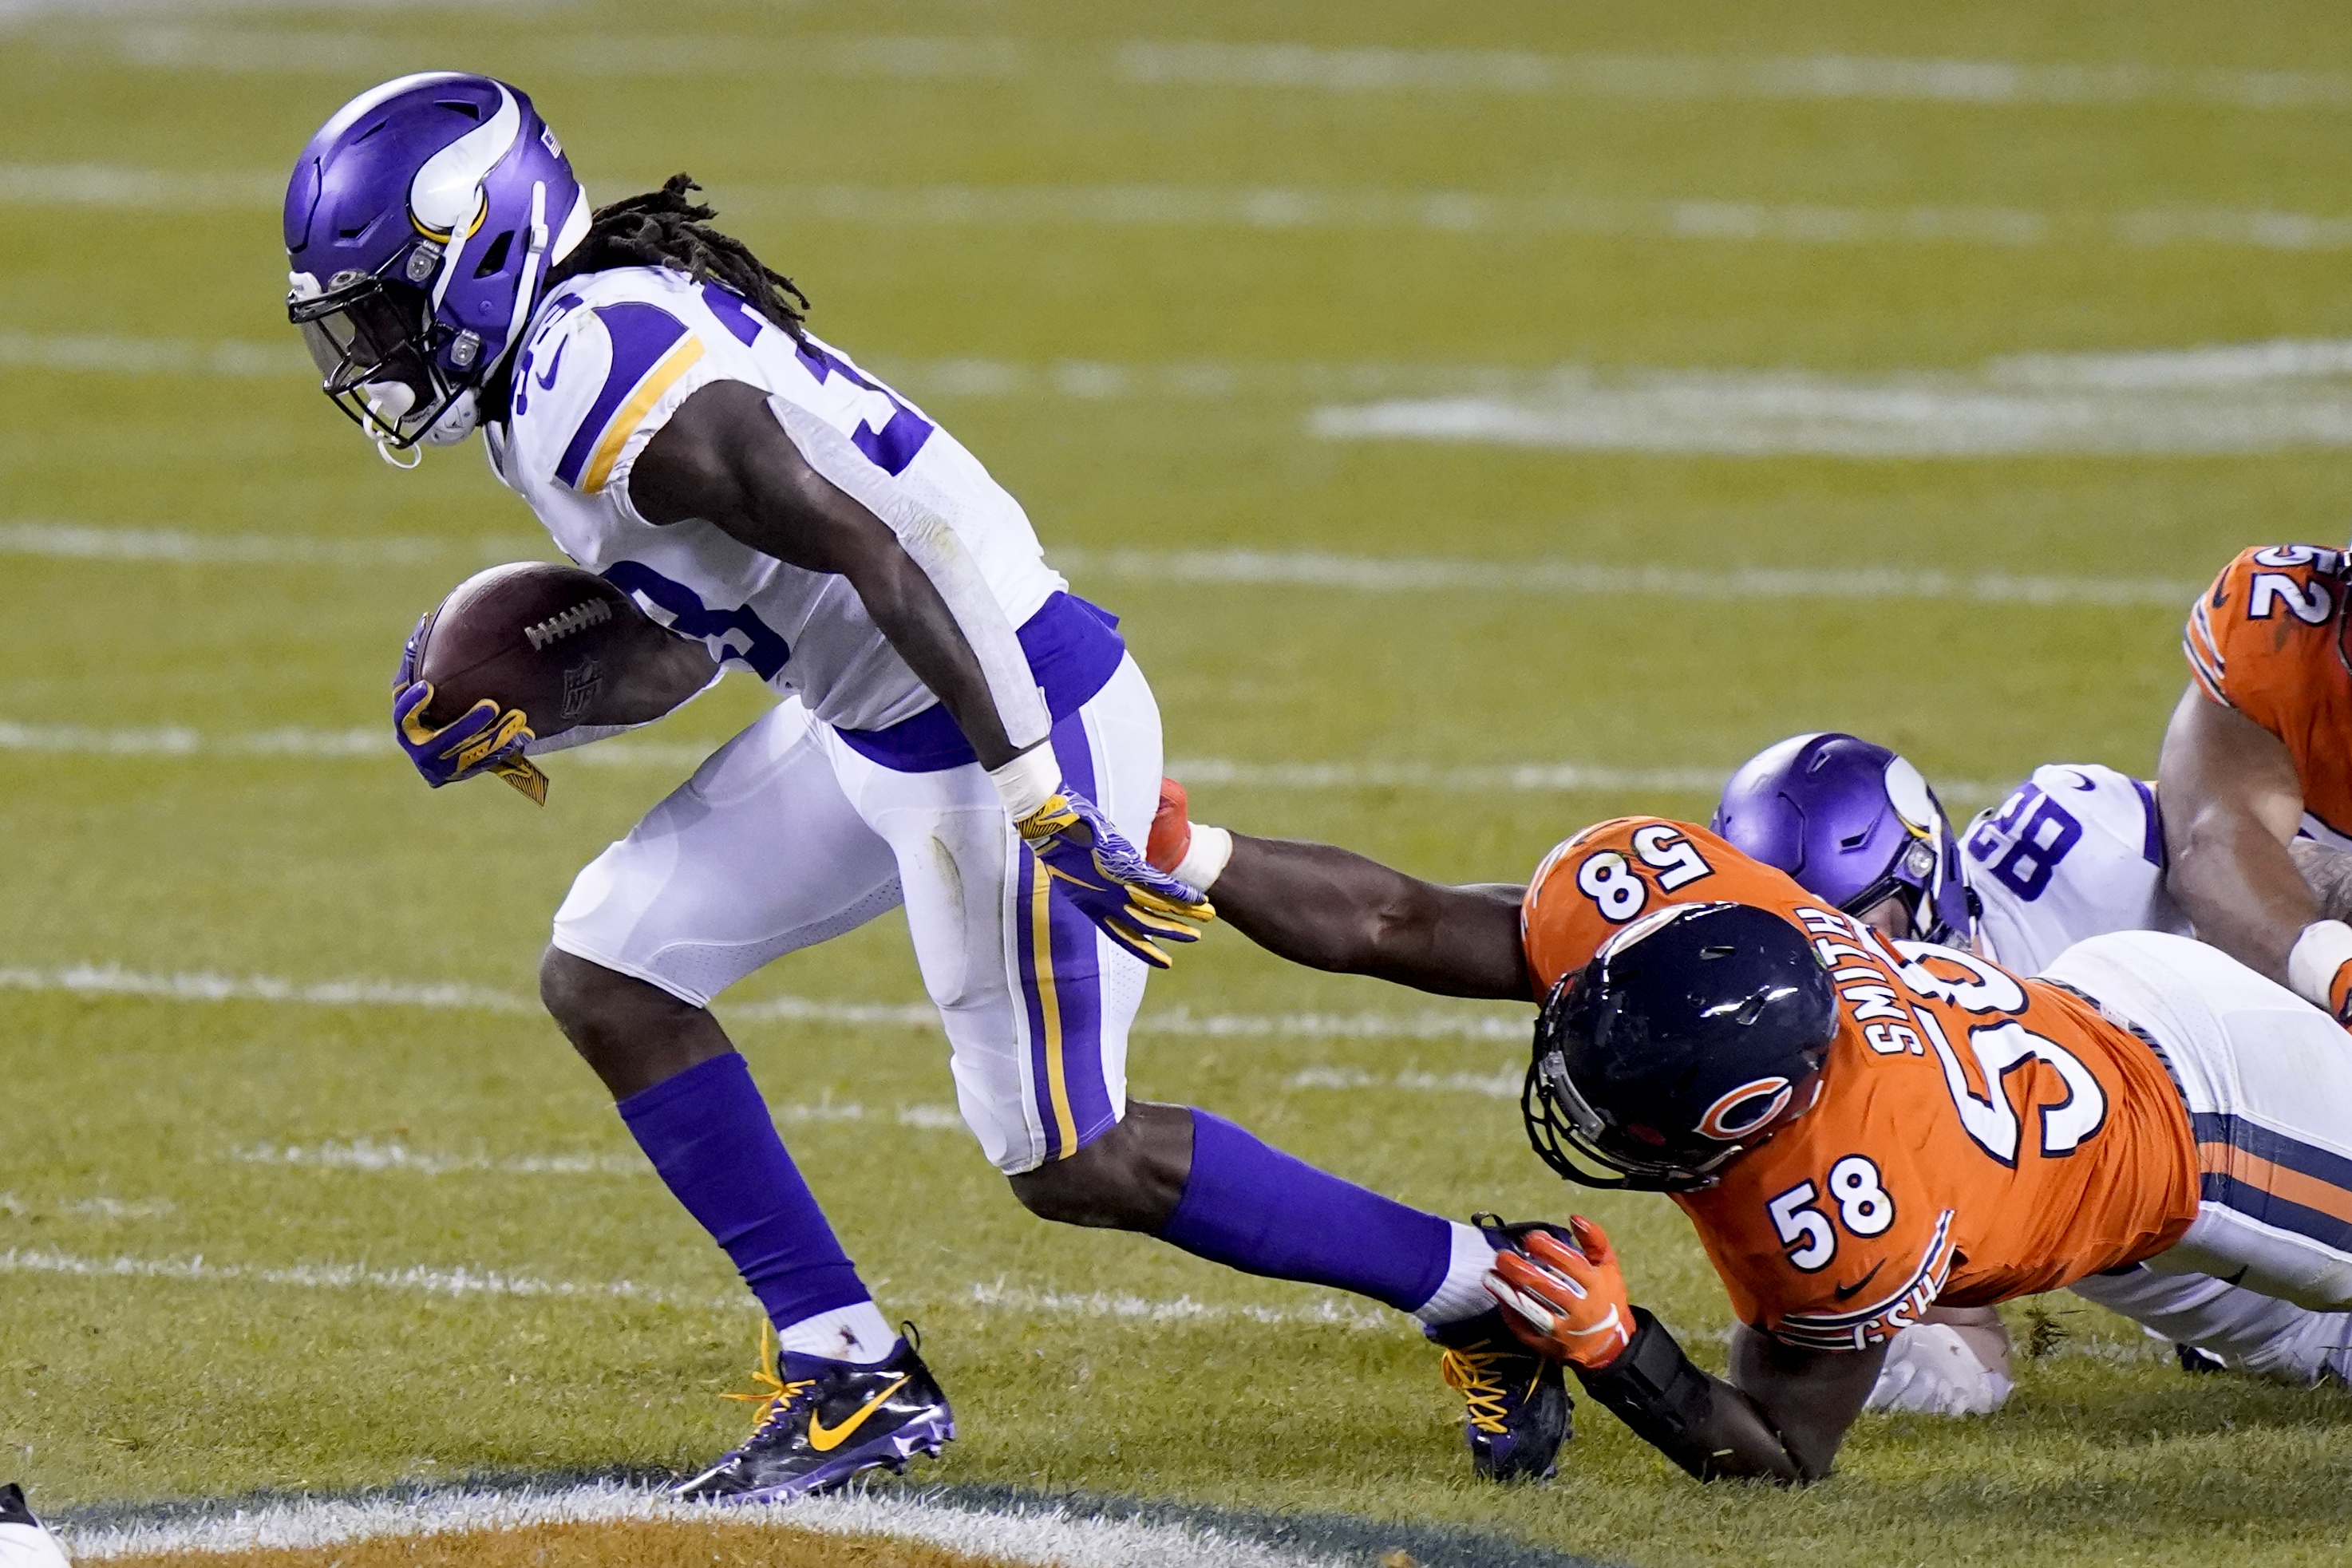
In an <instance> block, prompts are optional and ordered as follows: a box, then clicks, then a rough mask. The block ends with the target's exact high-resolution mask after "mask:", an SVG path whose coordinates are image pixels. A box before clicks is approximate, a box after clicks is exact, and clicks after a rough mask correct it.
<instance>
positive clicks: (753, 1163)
mask: <svg viewBox="0 0 2352 1568" xmlns="http://www.w3.org/2000/svg"><path fill="white" fill-rule="evenodd" d="M615 1109H617V1110H618V1111H619V1112H620V1113H621V1120H622V1121H624V1122H625V1123H627V1124H628V1127H629V1131H630V1133H631V1134H634V1135H635V1138H636V1140H637V1146H638V1147H639V1148H641V1149H643V1150H645V1152H646V1158H647V1159H650V1160H651V1161H653V1163H654V1169H655V1170H656V1171H657V1172H659V1173H660V1175H661V1178H662V1180H663V1181H664V1182H666V1183H667V1184H668V1186H669V1190H670V1191H671V1192H673V1193H675V1194H676V1195H677V1200H678V1202H680V1203H682V1204H684V1205H686V1211H687V1212H688V1214H691V1215H692V1216H694V1218H697V1219H698V1220H700V1221H701V1222H702V1228H704V1229H705V1230H708V1231H709V1232H710V1235H711V1239H713V1240H715V1241H717V1242H718V1243H719V1246H721V1247H723V1248H725V1249H727V1256H728V1257H730V1258H731V1259H733V1260H735V1267H736V1268H737V1269H738V1270H740V1271H741V1273H742V1275H743V1282H744V1283H745V1284H747V1285H749V1286H751V1293H752V1294H753V1295H755V1296H757V1297H759V1298H760V1304H761V1306H763V1307H765V1308H767V1309H768V1316H769V1317H770V1318H771V1319H772V1320H774V1322H775V1323H776V1326H777V1327H778V1328H780V1329H782V1328H789V1327H790V1326H792V1325H793V1323H796V1322H800V1321H801V1320H803V1318H810V1317H814V1316H815V1315H816V1314H817V1313H819V1312H831V1311H832V1310H833V1309H835V1307H849V1306H855V1305H856V1304H857V1303H858V1302H860V1301H866V1300H868V1299H869V1298H868V1296H867V1294H866V1285H865V1282H864V1281H861V1280H859V1279H858V1277H857V1268H856V1265H855V1264H853V1263H852V1262H850V1260H849V1257H848V1255H847V1254H846V1253H845V1252H843V1251H842V1249H841V1243H840V1242H839V1241H837V1240H835V1239H834V1234H833V1227H832V1226H830V1225H828V1224H826V1223H825V1218H824V1210H823V1209H820V1208H819V1207H817V1206H816V1198H815V1197H814V1196H813V1195H812V1194H811V1193H810V1192H809V1189H808V1183H806V1182H804V1181H803V1180H802V1179H801V1173H800V1171H799V1169H798V1168H797V1167H795V1166H793V1157H792V1155H788V1154H786V1153H785V1152H784V1141H783V1139H782V1138H780V1137H778V1136H777V1135H776V1125H775V1124H774V1123H773V1122H772V1121H771V1120H770V1119H769V1116H768V1103H767V1102H766V1101H765V1100H762V1099H761V1097H760V1087H759V1085H758V1084H756V1083H754V1082H751V1068H749V1067H748V1066H746V1065H745V1064H744V1061H743V1059H742V1057H740V1056H739V1055H738V1054H736V1053H735V1052H734V1051H729V1052H728V1053H727V1054H726V1055H724V1056H714V1057H712V1058H711V1059H710V1060H709V1061H702V1062H697V1063H696V1064H695V1065H694V1066H692V1067H689V1068H688V1069H687V1070H686V1071H683V1072H680V1073H677V1074H674V1075H673V1076H671V1077H668V1078H665V1079H663V1080H662V1081H661V1082H659V1083H656V1084H655V1085H654V1086H653V1087H652V1088H650V1089H646V1090H641V1091H639V1092H636V1093H635V1094H632V1095H630V1096H629V1097H628V1098H627V1099H626V1100H624V1101H622V1102H621V1103H620V1104H619V1105H618V1106H617V1107H615Z"/></svg>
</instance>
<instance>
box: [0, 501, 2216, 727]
mask: <svg viewBox="0 0 2352 1568" xmlns="http://www.w3.org/2000/svg"><path fill="white" fill-rule="evenodd" d="M547 553H548V552H547V550H546V549H545V548H544V547H543V546H541V545H540V544H538V543H537V542H536V541H533V540H530V539H528V538H511V539H509V538H490V539H484V540H481V541H479V542H478V543H476V544H474V545H471V546H466V545H460V544H445V543H442V542H441V541H439V540H435V539H422V538H373V539H368V538H360V539H332V538H304V537H302V536H299V535H275V534H232V535H210V534H202V533H195V532H191V531H187V530H184V529H175V528H98V527H90V526H88V525H84V524H75V523H57V522H14V523H9V522H0V555H25V556H35V557H39V558H42V559H58V560H106V561H159V562H168V563H172V564H175V565H245V566H306V565H313V564H326V565H333V566H352V567H368V566H382V565H387V564H400V565H406V564H412V563H415V564H423V563H426V562H431V561H436V560H450V561H471V560H475V559H480V560H511V559H538V558H541V557H544V556H545V555H546V554H547ZM1052 554H1053V559H1054V560H1055V562H1056V563H1058V564H1059V565H1061V566H1063V567H1065V568H1066V569H1068V570H1070V571H1072V572H1075V573H1077V574H1079V575H1082V576H1086V577H1091V578H1104V579H1110V580H1118V581H1121V582H1135V583H1140V584H1144V585H1147V586H1167V585H1183V584H1192V583H1212V584H1217V585H1220V586H1227V587H1234V588H1253V587H1259V588H1312V589H1340V590H1346V591H1351V592H1358V593H1432V592H1441V591H1444V592H1465V593H1549V594H1569V595H1591V596H1598V597H1604V598H1626V597H1632V596H1641V595H1648V596H1655V597H1660V598H1664V599H1668V600H1673V601H1691V600H1710V601H1748V600H1781V599H1857V600H1912V599H1922V600H1950V601H1961V602H1966V603H1971V604H2025V605H2055V604H2088V605H2107V606H2113V607H2116V608H2119V609H2128V608H2137V607H2140V606H2154V607H2158V608H2162V609H2165V610H2177V609H2179V607H2181V606H2182V605H2185V604H2187V603H2188V602H2189V601H2190V600H2191V599H2193V598H2195V597H2196V595H2197V593H2198V592H2199V591H2200V589H2201V588H2202V587H2203V584H2201V583H2196V582H2190V581H2189V580H2186V579H2181V580H2169V579H2164V578H2145V577H2049V576H2041V575H2034V574H2028V573H2021V572H2006V571H1973V572H1971V571H1942V570H1934V569H1913V568H1905V567H1892V566H1890V567H1862V568H1812V567H1735V568H1731V569H1728V570H1706V569H1703V568H1695V569H1684V568H1670V567H1658V566H1612V565H1606V564H1603V563H1600V562H1593V561H1574V560H1558V559H1533V560H1516V561H1513V560H1465V559H1458V558H1457V559H1447V558H1444V557H1425V556H1358V555H1339V554H1336V553H1332V552H1328V551H1323V550H1254V549H1229V550H1213V549H1207V550H1139V549H1085V548H1083V547H1067V548H1057V549H1055V550H1054V551H1053V552H1052ZM149 733H152V734H155V735H163V734H169V735H172V736H181V735H189V736H193V735H194V731H184V730H181V729H179V728H177V727H167V729H165V730H158V731H153V732H144V731H101V730H96V729H86V728H77V727H70V726H67V727H57V726H52V727H34V728H33V729H30V730H28V731H27V734H28V735H29V736H32V737H34V738H27V739H20V740H18V741H16V742H15V743H13V744H15V745H16V747H18V748H19V749H27V750H32V749H40V748H42V747H45V746H46V747H51V748H54V749H59V750H71V749H84V750H108V749H122V750H128V751H142V750H164V751H174V750H186V749H202V748H203V743H202V741H201V740H200V739H199V740H196V741H182V740H150V741H135V740H125V741H122V742H121V743H120V745H119V746H117V745H115V744H113V743H109V742H105V741H101V740H99V739H96V738H89V739H86V740H76V739H74V738H73V737H78V736H79V737H100V736H106V735H125V736H129V735H137V734H149ZM268 733H270V734H275V735H283V736H286V737H294V736H297V735H301V734H309V733H315V732H306V731H295V730H286V731H272V732H268ZM41 736H47V737H50V738H49V739H47V740H42V739H40V738H38V737H41ZM10 744H12V743H11V742H9V741H6V740H0V747H6V746H8V745H10ZM220 744H222V745H224V746H226V745H228V744H229V743H227V742H223V743H220ZM288 744H289V745H296V744H298V743H295V742H293V741H291V740H289V742H288ZM299 744H308V743H299ZM338 744H340V743H338ZM386 744H387V745H388V744H389V742H387V743H386ZM262 749H268V747H262ZM645 750H646V743H643V742H638V743H635V744H634V746H633V745H631V744H624V745H622V746H620V747H610V746H600V747H594V748H593V749H583V751H581V752H580V754H579V755H580V756H582V757H583V758H588V757H596V758H614V757H626V756H632V755H635V754H636V753H638V752H643V751H645ZM659 755H661V756H662V757H663V759H664V761H665V762H667V761H668V760H670V758H669V756H668V753H667V751H663V752H661V753H659Z"/></svg>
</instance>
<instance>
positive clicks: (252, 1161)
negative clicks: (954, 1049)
mask: <svg viewBox="0 0 2352 1568" xmlns="http://www.w3.org/2000/svg"><path fill="white" fill-rule="evenodd" d="M769 1113H770V1114H771V1115H772V1117H773V1119H774V1120H775V1121H776V1122H777V1123H778V1124H780V1125H782V1126H788V1127H790V1126H803V1125H807V1124H834V1123H843V1122H850V1123H857V1124H868V1123H883V1124H897V1125H898V1126H901V1127H914V1128H918V1129H920V1130H922V1131H924V1132H961V1131H962V1130H963V1117H962V1116H961V1113H958V1112H957V1110H956V1108H955V1107H954V1106H952V1105H934V1104H914V1105H900V1106H897V1107H895V1108H894V1107H890V1106H876V1107H873V1108H872V1109H868V1108H867V1107H866V1106H865V1105H862V1104H859V1103H856V1102H854V1101H853V1102H848V1103H834V1102H832V1101H824V1102H821V1103H817V1104H814V1105H808V1104H799V1103H792V1102H783V1103H774V1104H772V1105H770V1107H769ZM228 1157H229V1158H230V1159H231V1160H233V1161H235V1162H236V1164H238V1165H247V1166H291V1167H294V1168H297V1169H306V1170H330V1171H360V1172H366V1173H370V1174H374V1173H385V1172H389V1173H394V1174H399V1175H408V1176H628V1177H632V1178H634V1177H636V1176H651V1175H653V1166H650V1165H648V1164H646V1158H645V1156H644V1155H639V1154H635V1153H632V1154H625V1155H488V1154H471V1155H458V1154H448V1153H443V1152H436V1151H434V1150H430V1149H415V1148H411V1147H409V1146H408V1145H406V1144H400V1143H382V1142H379V1141H377V1140H375V1139H373V1138H351V1139H341V1138H328V1139H323V1140H321V1141H320V1142H318V1143H315V1144H268V1143H263V1144H246V1145H239V1146H238V1147H236V1148H233V1149H231V1150H230V1151H229V1152H228ZM6 1198H7V1195H6V1194H5V1193H0V1212H5V1200H6ZM92 1201H100V1200H92Z"/></svg>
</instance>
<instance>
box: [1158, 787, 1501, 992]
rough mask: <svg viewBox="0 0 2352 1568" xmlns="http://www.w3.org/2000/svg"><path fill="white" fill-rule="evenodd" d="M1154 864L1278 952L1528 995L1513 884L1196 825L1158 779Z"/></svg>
mask: <svg viewBox="0 0 2352 1568" xmlns="http://www.w3.org/2000/svg"><path fill="white" fill-rule="evenodd" d="M1149 852H1150V858H1151V863H1152V864H1153V865H1154V866H1156V867H1158V868H1159V869H1160V870H1161V871H1164V872H1168V873H1171V874H1173V875H1175V876H1177V877H1179V878H1181V879H1182V880H1183V881H1184V882H1186V883H1190V884H1191V885H1192V886H1194V887H1197V888H1199V889H1200V890H1201V892H1202V894H1203V895H1204V896H1205V895H1206V894H1207V893H1208V891H1209V889H1210V887H1211V886H1212V885H1213V886H1214V887H1215V889H1216V895H1217V913H1218V914H1219V915H1221V916H1222V917H1223V919H1225V920H1226V921H1227V922H1228V923H1229V924H1231V925H1234V926H1235V927H1237V928H1239V930H1240V931H1241V933H1242V935H1243V936H1247V937H1248V938H1249V939H1250V940H1251V941H1253V942H1255V943H1256V944H1257V945H1258V946H1261V947H1263V948H1265V950H1266V951H1267V952H1269V953H1272V954H1274V955H1276V956H1278V957H1283V958H1287V959H1289V960H1290V961H1291V962H1292V963H1294V964H1304V965H1306V966H1307V967H1308V968H1310V969H1329V970H1332V971H1334V972H1336V973H1339V974H1343V975H1370V976H1372V977H1375V978H1378V979H1382V980H1392V981H1394V982H1395V983H1396V984H1398V985H1401V986H1411V987H1412V988H1414V989H1416V990H1423V991H1433V992H1435V993H1436V994H1438V995H1439V996H1442V997H1491V998H1496V1000H1499V1001H1513V1002H1524V1001H1532V1000H1534V999H1535V998H1534V994H1533V988H1532V987H1531V985H1530V983H1529V981H1528V965H1527V959H1526V958H1525V956H1523V955H1522V953H1521V950H1520V946H1519V896H1520V894H1521V893H1522V892H1523V891H1524V890H1522V889H1520V888H1517V887H1509V886H1503V885H1498V884H1485V885H1479V886H1474V887H1444V886H1441V885H1439V884H1438V883H1431V882H1423V881H1421V880H1420V879H1419V878H1417V877H1410V876H1407V875H1405V874H1404V873H1402V872H1400V871H1391V870H1390V869H1389V868H1388V867H1387V866H1384V865H1382V864H1381V863H1380V862H1378V861H1374V860H1368V859H1366V858H1365V857H1364V856H1362V855H1360V854H1357V853H1355V852H1352V851H1349V850H1343V849H1337V848H1334V847H1333V846H1332V845H1329V844H1316V843H1306V842H1301V841H1297V840H1292V839H1253V838H1250V837H1248V836H1246V835H1244V834H1242V833H1235V832H1228V831H1226V830H1225V829H1223V828H1214V827H1210V826H1208V825H1207V824H1205V823H1203V824H1201V825H1200V826H1199V827H1198V829H1197V831H1196V829H1195V826H1194V824H1193V822H1192V816H1191V802H1190V800H1188V798H1187V797H1186V795H1185V793H1184V787H1183V786H1182V785H1181V784H1179V783H1178V782H1176V780H1174V779H1161V780H1160V811H1159V815H1158V816H1156V817H1155V818H1153V820H1152V823H1151V841H1150V846H1149Z"/></svg>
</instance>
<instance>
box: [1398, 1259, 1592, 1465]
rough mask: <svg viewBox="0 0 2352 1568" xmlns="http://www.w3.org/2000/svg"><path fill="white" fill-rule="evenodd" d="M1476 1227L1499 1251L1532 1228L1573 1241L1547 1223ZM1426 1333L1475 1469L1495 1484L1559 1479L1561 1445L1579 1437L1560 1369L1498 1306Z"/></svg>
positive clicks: (1564, 1380) (1574, 1402)
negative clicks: (1522, 1337) (1461, 1415)
mask: <svg viewBox="0 0 2352 1568" xmlns="http://www.w3.org/2000/svg"><path fill="white" fill-rule="evenodd" d="M1471 1223H1473V1224H1475V1225H1476V1226H1477V1227H1478V1228H1480V1229H1481V1230H1484V1231H1485V1232H1486V1235H1487V1236H1488V1238H1489V1239H1492V1240H1493V1241H1494V1242H1495V1244H1496V1247H1497V1248H1498V1249H1500V1248H1503V1247H1512V1248H1516V1247H1517V1243H1518V1239H1519V1238H1520V1237H1522V1236H1524V1235H1526V1234H1527V1233H1528V1232H1529V1231H1531V1230H1547V1231H1549V1232H1550V1233H1551V1234H1553V1235H1554V1236H1558V1237H1560V1238H1562V1239H1566V1240H1568V1242H1569V1243H1570V1245H1571V1246H1573V1245H1574V1244H1575V1238H1574V1237H1573V1236H1571V1235H1570V1233H1569V1231H1568V1230H1567V1229H1566V1228H1564V1227H1561V1226H1557V1225H1548V1224H1545V1223H1544V1222H1543V1221H1541V1220H1534V1221H1530V1222H1528V1223H1526V1224H1521V1225H1506V1224H1504V1223H1503V1222H1502V1221H1501V1220H1499V1219H1497V1218H1495V1217H1494V1216H1493V1215H1491V1214H1479V1215H1473V1216H1472V1217H1471ZM1424 1332H1426V1333H1428V1335H1429V1337H1430V1338H1431V1339H1432V1340H1433V1341H1434V1342H1436V1343H1438V1344H1439V1345H1441V1346H1442V1347H1444V1355H1442V1356H1441V1357H1439V1359H1438V1368H1437V1370H1438V1375H1439V1376H1441V1377H1443V1378H1444V1379H1445V1383H1446V1385H1447V1386H1448V1387H1450V1388H1452V1389H1453V1390H1454V1392H1455V1393H1457V1394H1459V1395H1461V1396H1462V1402H1463V1405H1464V1406H1465V1407H1466V1410H1467V1413H1468V1416H1467V1419H1466V1420H1465V1423H1464V1426H1463V1435H1464V1436H1465V1438H1466V1439H1467V1440H1468V1442H1469V1444H1470V1467H1471V1469H1474V1470H1475V1471H1476V1472H1477V1473H1478V1474H1479V1475H1481V1476H1483V1477H1485V1478H1486V1479H1488V1480H1493V1481H1517V1480H1549V1479H1551V1478H1552V1477H1553V1476H1555V1475H1557V1474H1559V1447H1560V1445H1561V1444H1562V1443H1565V1442H1567V1441H1568V1440H1569V1439H1570V1437H1574V1436H1575V1430H1574V1427H1573V1423H1572V1421H1571V1419H1570V1414H1569V1413H1570V1411H1571V1410H1573V1409H1574V1408H1575V1407H1576V1401H1575V1400H1573V1399H1571V1398H1570V1397H1569V1393H1568V1379H1567V1377H1566V1376H1565V1375H1564V1374H1563V1372H1562V1369H1561V1366H1560V1364H1559V1362H1557V1361H1554V1360H1552V1359H1551V1357H1549V1356H1547V1355H1538V1354H1536V1353H1535V1352H1533V1351H1531V1350H1529V1349H1528V1347H1527V1346H1526V1345H1524V1344H1521V1343H1519V1341H1518V1339H1517V1336H1516V1335H1514V1334H1513V1333H1511V1331H1510V1329H1509V1328H1508V1327H1507V1326H1506V1325H1505V1324H1504V1322H1503V1314H1502V1312H1501V1311H1500V1309H1497V1310H1496V1311H1494V1312H1481V1313H1479V1314H1478V1315H1477V1316H1476V1317H1475V1318H1465V1319H1464V1320H1463V1321H1462V1322H1454V1323H1447V1324H1445V1325H1444V1327H1442V1328H1433V1329H1428V1330H1426V1331H1424Z"/></svg>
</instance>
